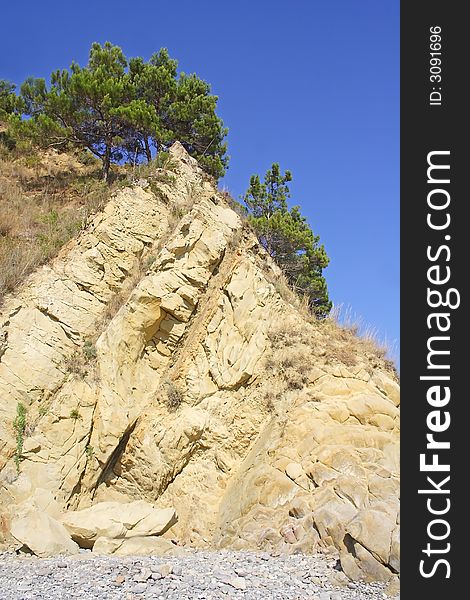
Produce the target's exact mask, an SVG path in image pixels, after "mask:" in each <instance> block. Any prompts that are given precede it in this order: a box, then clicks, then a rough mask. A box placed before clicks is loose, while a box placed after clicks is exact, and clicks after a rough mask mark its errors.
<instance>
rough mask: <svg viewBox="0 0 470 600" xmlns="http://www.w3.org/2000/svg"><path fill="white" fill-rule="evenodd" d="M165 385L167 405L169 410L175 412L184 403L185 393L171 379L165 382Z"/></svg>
mask: <svg viewBox="0 0 470 600" xmlns="http://www.w3.org/2000/svg"><path fill="white" fill-rule="evenodd" d="M163 385H164V388H165V396H166V405H167V407H168V409H169V410H171V411H174V410H176V409H177V408H178V407H179V406H180V405H181V403H182V402H183V399H184V393H183V391H182V390H181V389H180V388H179V387H178V386H177V385H176V384H174V383H173V381H170V380H169V379H167V380H165V382H164V384H163Z"/></svg>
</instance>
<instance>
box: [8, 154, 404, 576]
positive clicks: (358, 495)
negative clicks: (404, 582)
mask: <svg viewBox="0 0 470 600" xmlns="http://www.w3.org/2000/svg"><path fill="white" fill-rule="evenodd" d="M170 152H171V154H172V160H173V161H174V163H175V170H174V172H173V173H172V176H173V177H174V183H165V182H162V183H158V181H155V182H154V183H155V185H157V186H159V193H158V194H155V193H154V192H152V191H151V189H155V188H154V186H144V187H145V189H144V187H139V186H134V187H131V188H125V189H123V190H122V191H120V192H119V193H117V194H116V195H115V196H114V197H113V198H111V199H110V201H109V202H108V204H107V205H106V207H105V209H104V211H103V212H102V213H100V214H99V215H97V216H96V217H95V218H94V219H93V220H92V222H91V223H90V224H89V226H88V227H87V229H86V230H85V231H83V232H82V233H81V234H80V235H79V236H78V238H77V239H75V240H74V241H72V242H71V243H69V244H68V245H67V246H66V247H65V248H64V249H63V250H62V251H61V254H60V255H59V256H58V257H57V258H56V259H55V260H54V261H53V262H52V263H51V264H50V265H48V266H47V267H43V268H41V269H39V270H37V271H36V272H35V273H33V274H32V275H31V276H30V277H29V278H28V279H27V280H26V282H25V283H24V284H23V285H22V286H21V287H20V288H19V289H18V290H17V292H16V293H15V295H12V296H10V297H8V298H7V299H6V301H5V304H4V306H3V307H2V309H1V312H0V325H1V333H0V342H1V346H0V348H1V350H0V395H1V398H2V403H1V405H0V455H1V457H2V458H1V460H0V480H1V482H2V484H3V485H2V487H1V488H0V516H1V518H2V522H3V523H6V524H7V527H6V534H5V535H4V538H3V540H2V538H0V544H1V543H2V542H3V545H4V546H8V545H15V544H17V542H15V541H14V540H13V539H12V537H11V534H13V535H15V534H14V531H16V533H17V534H18V535H19V531H18V523H17V522H16V521H14V527H12V525H11V524H12V519H14V518H15V517H14V515H15V514H16V513H15V511H17V509H18V506H19V505H20V504H21V503H22V502H24V501H25V500H28V498H30V497H31V496H32V495H33V494H34V493H35V490H37V489H38V488H41V489H42V490H45V491H46V492H47V493H49V494H50V495H51V496H52V497H53V500H54V503H56V504H55V505H56V508H57V507H58V510H60V511H61V512H62V513H65V515H64V516H63V517H61V518H62V519H63V523H65V524H66V526H67V527H68V528H69V530H70V531H73V536H74V538H75V539H80V543H81V544H88V545H89V546H93V544H94V551H99V552H102V553H110V554H129V553H130V554H133V553H136V554H138V553H152V554H158V553H164V552H167V551H170V550H171V549H172V548H171V547H172V544H171V542H169V540H168V539H166V540H165V537H166V538H167V537H169V536H171V538H176V539H177V540H178V541H179V542H180V543H182V544H186V545H193V546H198V547H230V548H234V549H237V548H238V549H242V548H252V549H266V550H274V551H276V552H277V551H280V552H298V551H302V552H313V551H316V550H317V549H318V548H319V547H324V548H326V547H328V546H330V545H331V544H334V546H335V547H336V549H337V551H338V552H339V554H340V558H341V564H342V566H343V569H344V571H345V573H346V574H347V575H348V576H349V577H351V578H353V579H379V580H386V581H389V580H390V581H392V580H393V578H394V577H395V573H396V572H397V571H398V569H399V535H398V525H397V524H398V523H399V514H398V506H399V504H398V498H399V452H398V449H399V443H398V441H399V386H398V383H397V380H396V375H395V374H394V372H393V370H391V369H390V366H389V365H388V364H387V363H386V361H384V360H383V359H382V358H381V357H380V356H377V354H376V353H374V351H373V349H371V346H370V344H365V343H362V342H361V341H360V340H359V339H357V338H355V337H354V336H353V335H352V334H350V333H348V332H347V331H345V330H342V329H341V328H340V327H339V326H338V325H336V324H334V323H333V322H331V321H329V320H326V321H325V322H315V321H314V320H313V319H312V318H309V317H308V315H307V314H305V311H303V310H302V307H301V305H300V303H296V301H295V299H294V297H293V295H292V293H289V290H288V289H286V288H285V286H284V287H283V284H282V277H281V273H280V272H279V270H278V268H277V267H276V266H275V265H274V263H273V262H272V261H271V259H270V258H269V257H268V256H267V255H266V253H265V252H264V250H263V249H262V248H261V247H260V246H259V244H258V242H257V240H256V238H255V237H254V235H253V234H252V233H251V231H250V230H249V229H248V228H247V227H246V226H245V225H243V223H242V221H241V219H240V217H239V216H238V215H237V214H236V212H234V211H233V210H232V209H231V208H230V207H229V206H228V205H227V203H226V200H225V198H224V196H223V194H221V193H219V192H218V191H217V190H216V188H215V187H214V186H213V185H212V183H211V182H210V181H208V179H207V177H206V176H205V175H204V174H203V173H202V171H201V170H200V169H199V168H198V166H197V164H196V163H195V161H194V160H193V159H192V158H190V157H189V156H188V155H187V153H186V152H185V150H184V149H183V148H182V146H181V145H180V144H175V145H174V146H173V147H172V148H171V150H170ZM149 259H151V260H149ZM19 402H21V403H23V404H24V405H25V406H26V408H27V415H26V421H27V429H26V430H25V436H24V441H23V447H22V450H21V459H22V460H21V462H20V474H19V476H17V475H16V468H15V464H14V453H15V448H16V441H15V432H14V430H13V420H14V418H15V414H16V409H17V405H18V403H19ZM108 502H112V503H118V505H117V506H114V508H113V510H112V511H111V512H110V513H109V514H108V515H107V517H106V518H108V521H106V520H105V521H106V523H107V524H106V525H103V524H101V525H99V519H98V514H101V513H100V511H101V510H102V508H103V505H102V504H101V503H108ZM138 502H143V504H145V503H148V505H151V506H152V507H153V506H154V507H155V509H165V510H166V511H167V512H165V513H164V514H165V515H166V516H165V518H164V519H163V520H162V521H161V522H160V521H159V523H160V525H161V528H160V529H159V527H160V525H159V527H156V526H155V523H154V522H153V521H152V519H151V518H150V517H148V522H146V520H145V519H147V517H145V518H144V520H143V522H142V526H140V525H138V524H137V522H136V521H135V520H133V518H134V517H132V518H131V517H129V519H128V520H126V519H125V518H123V517H122V515H123V514H124V513H125V511H126V510H128V509H127V508H124V507H125V506H130V505H131V504H130V503H132V504H133V505H135V504H136V503H138ZM100 506H101V508H100ZM90 507H91V508H90ZM83 509H89V510H90V511H91V512H90V513H86V512H84V511H83ZM152 510H153V508H152ZM72 511H78V512H72ZM93 511H95V512H93ZM174 511H176V512H177V514H178V521H177V522H176V523H174V516H173V517H172V516H171V515H174ZM105 512H106V511H105ZM84 514H85V515H89V518H88V517H87V518H86V519H85V517H84ZM151 514H156V513H151ZM159 514H160V513H159ZM79 515H81V516H80V517H79ZM116 515H118V516H117V518H116ZM31 518H34V519H39V516H38V515H36V514H35V515H33V516H32V517H31ZM48 518H54V517H53V516H50V517H44V519H45V520H46V521H47V519H48ZM79 518H80V519H82V521H81V522H79V521H75V519H79ZM100 518H101V517H100ZM103 518H104V517H103ZM144 523H145V527H144ZM170 523H171V524H172V525H169V524H170ZM167 526H168V527H169V526H171V530H170V531H169V532H167V533H166V534H164V538H159V537H156V535H158V534H159V533H162V532H163V531H164V530H165V527H167ZM41 527H43V529H44V528H45V529H47V528H48V527H49V528H50V529H52V528H53V527H52V525H51V523H50V522H49V521H47V523H42V522H41ZM73 528H75V529H73ZM158 532H159V533H158ZM0 535H2V534H1V533H0ZM129 535H133V536H135V537H132V538H131V537H128V536H129ZM21 537H23V534H21ZM24 543H25V542H24ZM31 543H33V542H31ZM168 544H170V545H168ZM54 547H55V546H54ZM36 548H37V550H38V552H43V551H44V550H45V549H44V547H39V546H36ZM70 548H72V547H70ZM33 551H36V550H33Z"/></svg>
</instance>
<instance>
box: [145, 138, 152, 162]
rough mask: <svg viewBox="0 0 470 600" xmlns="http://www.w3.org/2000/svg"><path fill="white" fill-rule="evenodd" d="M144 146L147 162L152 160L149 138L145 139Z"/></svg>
mask: <svg viewBox="0 0 470 600" xmlns="http://www.w3.org/2000/svg"><path fill="white" fill-rule="evenodd" d="M144 146H145V157H146V158H147V162H150V161H151V160H152V152H151V151H150V144H149V139H148V137H145V138H144Z"/></svg>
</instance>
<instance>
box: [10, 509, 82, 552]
mask: <svg viewBox="0 0 470 600" xmlns="http://www.w3.org/2000/svg"><path fill="white" fill-rule="evenodd" d="M10 531H11V534H12V535H13V537H14V538H15V539H17V540H18V542H20V543H21V544H23V545H24V546H26V547H27V548H29V550H31V552H33V553H34V554H35V555H36V556H39V557H40V558H47V557H48V556H55V555H57V554H66V555H72V554H77V553H78V545H77V544H76V543H75V542H74V541H72V539H71V537H70V534H69V532H68V531H67V530H66V528H65V527H64V526H63V525H62V524H61V523H59V521H56V519H54V518H52V517H51V516H49V515H48V514H47V513H45V512H43V511H41V510H39V509H37V508H34V507H30V508H29V509H25V510H23V511H22V512H20V513H19V514H17V516H16V517H15V518H13V520H12V522H11V528H10Z"/></svg>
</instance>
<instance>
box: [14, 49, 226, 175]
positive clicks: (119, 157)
mask: <svg viewBox="0 0 470 600" xmlns="http://www.w3.org/2000/svg"><path fill="white" fill-rule="evenodd" d="M5 90H6V92H5V94H6V95H8V94H9V93H10V91H9V88H5ZM8 97H9V96H8ZM21 103H22V105H23V107H24V114H25V115H27V116H28V117H30V118H29V119H27V120H25V121H24V122H22V123H17V127H18V129H20V130H22V133H23V134H25V135H27V136H29V137H30V138H31V139H33V141H35V142H36V143H37V144H40V145H46V146H54V147H56V148H59V149H66V148H67V147H70V146H72V147H74V146H80V147H83V148H87V149H88V150H89V151H90V152H92V153H93V154H94V155H95V156H97V157H99V158H100V159H101V160H102V163H103V177H104V178H105V179H107V178H108V175H109V168H110V164H111V163H112V162H119V161H123V160H127V161H131V162H136V161H140V160H141V159H142V158H145V159H146V160H147V161H149V160H150V159H151V158H152V148H153V149H154V150H156V151H157V152H158V151H160V150H162V149H163V150H164V149H166V148H167V147H168V145H169V144H170V143H172V142H173V141H176V140H179V141H180V142H181V143H182V144H183V146H185V148H186V149H187V150H188V152H189V153H190V154H191V155H192V156H194V157H195V158H196V159H197V160H198V161H199V162H200V164H201V166H202V167H203V168H204V169H205V170H206V171H207V172H209V173H211V174H212V175H213V176H215V177H217V178H218V177H221V176H223V174H224V173H225V169H226V167H227V163H228V157H227V156H226V144H225V143H224V141H223V140H224V138H225V136H226V135H227V129H225V128H224V127H223V123H222V121H221V119H220V118H219V117H218V116H217V115H216V113H215V110H216V107H217V97H216V96H213V95H211V94H210V86H209V85H208V84H207V83H206V82H205V81H202V80H201V79H199V78H198V77H197V75H189V76H187V75H185V74H184V73H181V74H180V76H178V74H177V62H176V61H175V60H174V59H172V58H170V56H169V54H168V51H167V50H166V49H165V48H162V49H161V50H160V51H159V52H157V53H155V54H154V55H153V56H152V57H151V58H150V60H149V61H148V62H144V60H143V59H141V58H132V59H130V61H129V62H128V61H127V59H126V57H125V56H124V54H123V52H122V50H121V48H119V47H118V46H114V45H113V44H111V43H110V42H106V43H105V44H104V45H103V46H101V45H100V44H98V43H96V42H95V43H94V44H93V45H92V47H91V50H90V56H89V60H88V64H87V65H86V66H85V67H80V66H79V65H78V64H77V63H72V65H71V67H70V69H69V70H67V69H65V70H61V71H55V72H54V73H52V75H51V80H50V85H49V86H48V85H47V84H46V82H45V80H44V79H34V78H29V79H27V80H26V81H25V82H24V83H23V85H22V86H21Z"/></svg>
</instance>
